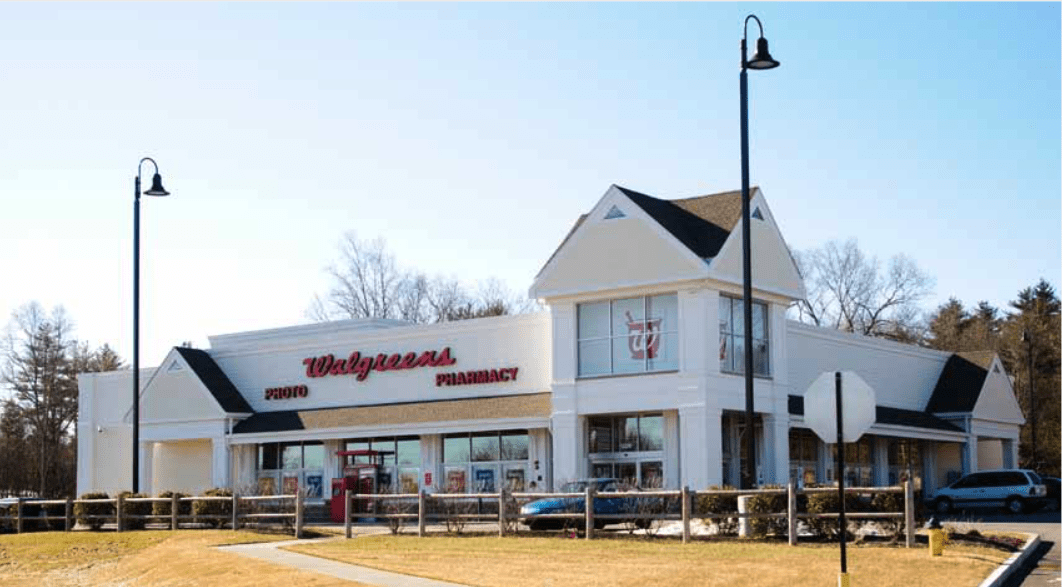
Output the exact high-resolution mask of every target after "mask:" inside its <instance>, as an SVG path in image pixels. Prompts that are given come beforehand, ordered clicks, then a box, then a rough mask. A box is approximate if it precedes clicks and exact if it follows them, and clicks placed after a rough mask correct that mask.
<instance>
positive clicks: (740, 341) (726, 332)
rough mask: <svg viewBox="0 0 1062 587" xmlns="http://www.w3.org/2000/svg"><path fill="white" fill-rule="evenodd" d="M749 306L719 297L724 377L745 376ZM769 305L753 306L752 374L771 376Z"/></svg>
mask: <svg viewBox="0 0 1062 587" xmlns="http://www.w3.org/2000/svg"><path fill="white" fill-rule="evenodd" d="M744 308H745V304H744V301H742V300H740V299H737V298H732V297H729V296H725V295H720V296H719V369H720V370H721V371H723V372H724V373H735V374H740V373H744V372H745V310H744ZM769 333H770V330H769V329H768V324H767V305H766V304H764V303H763V302H757V301H753V302H752V353H753V354H752V372H753V374H755V375H760V376H763V377H769V376H770V375H771V364H770V353H769V349H770V347H769V344H768V341H769V338H770V337H769Z"/></svg>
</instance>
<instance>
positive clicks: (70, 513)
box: [64, 497, 74, 532]
mask: <svg viewBox="0 0 1062 587" xmlns="http://www.w3.org/2000/svg"><path fill="white" fill-rule="evenodd" d="M64 528H65V529H66V531H67V532H69V531H70V530H72V529H73V528H74V500H73V499H71V498H69V497H68V498H66V520H65V525H64Z"/></svg>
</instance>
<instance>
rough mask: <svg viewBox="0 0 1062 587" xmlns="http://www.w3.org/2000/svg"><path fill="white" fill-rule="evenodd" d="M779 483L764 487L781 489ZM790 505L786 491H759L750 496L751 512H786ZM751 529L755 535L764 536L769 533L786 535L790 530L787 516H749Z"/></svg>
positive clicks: (749, 505) (749, 506)
mask: <svg viewBox="0 0 1062 587" xmlns="http://www.w3.org/2000/svg"><path fill="white" fill-rule="evenodd" d="M779 488H780V487H779V486H778V485H765V486H763V487H762V489H779ZM788 507H789V497H788V496H787V495H786V494H785V493H776V494H774V493H757V494H755V495H753V496H752V497H750V498H749V501H748V510H749V513H750V514H779V513H785V512H786V510H787V509H788ZM749 530H750V531H751V532H752V535H753V536H756V537H764V536H767V535H769V534H775V535H780V536H785V535H786V534H788V532H789V521H788V520H787V519H786V518H749Z"/></svg>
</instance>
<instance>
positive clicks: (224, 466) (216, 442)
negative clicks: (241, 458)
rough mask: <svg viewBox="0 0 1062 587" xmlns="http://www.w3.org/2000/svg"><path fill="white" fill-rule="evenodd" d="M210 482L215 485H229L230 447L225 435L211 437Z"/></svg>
mask: <svg viewBox="0 0 1062 587" xmlns="http://www.w3.org/2000/svg"><path fill="white" fill-rule="evenodd" d="M210 447H211V453H212V455H211V456H212V458H211V467H210V483H211V485H213V486H214V487H229V447H228V443H226V442H225V437H224V436H221V437H218V438H211V439H210Z"/></svg>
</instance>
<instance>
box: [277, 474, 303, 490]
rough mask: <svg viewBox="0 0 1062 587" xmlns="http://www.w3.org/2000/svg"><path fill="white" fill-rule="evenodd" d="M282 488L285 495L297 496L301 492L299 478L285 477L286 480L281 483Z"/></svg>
mask: <svg viewBox="0 0 1062 587" xmlns="http://www.w3.org/2000/svg"><path fill="white" fill-rule="evenodd" d="M281 487H282V488H283V490H284V495H295V494H296V493H298V492H299V478H298V477H297V476H294V475H291V476H288V475H285V476H284V480H283V481H282V482H281Z"/></svg>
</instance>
